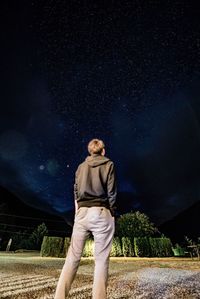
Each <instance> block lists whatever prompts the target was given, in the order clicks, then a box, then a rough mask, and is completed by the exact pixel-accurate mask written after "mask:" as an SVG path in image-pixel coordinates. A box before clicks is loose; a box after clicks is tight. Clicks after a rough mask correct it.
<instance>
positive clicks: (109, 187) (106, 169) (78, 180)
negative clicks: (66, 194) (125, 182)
mask: <svg viewBox="0 0 200 299" xmlns="http://www.w3.org/2000/svg"><path fill="white" fill-rule="evenodd" d="M116 196H117V184H116V174H115V168H114V163H113V162H112V161H111V160H110V159H109V158H107V157H105V156H102V155H99V154H92V155H91V156H88V157H87V158H86V159H85V161H84V162H83V163H81V164H80V165H79V166H78V168H77V171H76V174H75V184H74V197H75V200H76V201H77V203H78V207H79V208H80V207H92V206H104V207H107V208H109V209H110V211H111V214H112V215H113V216H114V212H115V209H116Z"/></svg>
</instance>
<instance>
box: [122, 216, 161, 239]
mask: <svg viewBox="0 0 200 299" xmlns="http://www.w3.org/2000/svg"><path fill="white" fill-rule="evenodd" d="M157 231H158V230H157V228H156V227H155V226H154V224H153V223H151V222H150V220H149V217H148V216H147V215H145V214H144V213H140V212H139V211H137V212H134V213H133V212H131V213H127V214H124V215H121V216H120V218H119V219H118V220H117V224H116V234H117V235H118V236H119V237H121V238H122V237H128V238H130V239H132V238H133V237H148V236H152V235H154V234H155V232H157Z"/></svg>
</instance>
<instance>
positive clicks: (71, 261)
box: [54, 223, 88, 299]
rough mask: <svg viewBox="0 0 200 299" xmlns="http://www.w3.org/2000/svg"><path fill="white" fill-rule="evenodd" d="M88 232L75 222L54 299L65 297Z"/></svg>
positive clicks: (76, 268) (63, 298)
mask: <svg viewBox="0 0 200 299" xmlns="http://www.w3.org/2000/svg"><path fill="white" fill-rule="evenodd" d="M87 237H88V232H87V231H86V230H84V229H83V228H82V227H80V226H79V225H78V224H76V223H75V225H74V228H73V233H72V237H71V243H70V247H69V249H68V252H67V256H66V260H65V264H64V266H63V268H62V271H61V274H60V277H59V280H58V284H57V288H56V292H55V297H54V299H65V296H67V295H68V293H69V290H70V287H71V284H72V282H73V280H74V278H75V275H76V272H77V270H78V266H79V262H80V259H81V255H82V252H83V248H84V244H85V240H86V238H87Z"/></svg>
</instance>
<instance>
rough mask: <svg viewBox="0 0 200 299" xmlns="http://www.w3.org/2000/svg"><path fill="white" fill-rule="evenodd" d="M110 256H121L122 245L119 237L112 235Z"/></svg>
mask: <svg viewBox="0 0 200 299" xmlns="http://www.w3.org/2000/svg"><path fill="white" fill-rule="evenodd" d="M110 256H122V247H121V242H120V238H119V237H114V238H113V242H112V248H111V252H110Z"/></svg>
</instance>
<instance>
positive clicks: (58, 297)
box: [54, 207, 115, 299]
mask: <svg viewBox="0 0 200 299" xmlns="http://www.w3.org/2000/svg"><path fill="white" fill-rule="evenodd" d="M114 230H115V222H114V217H112V216H111V213H110V211H109V210H108V209H107V208H105V207H90V208H87V207H82V208H79V209H78V212H77V213H76V215H75V223H74V227H73V232H72V237H71V244H70V247H69V249H68V253H67V256H66V260H65V264H64V266H63V268H62V271H61V274H60V278H59V281H58V284H57V288H56V293H55V297H54V299H65V296H66V295H68V293H69V290H70V287H71V284H72V282H73V280H74V277H75V275H76V272H77V270H78V266H79V262H80V259H81V255H82V252H83V248H84V245H85V240H86V239H87V237H88V236H89V234H90V232H92V234H93V236H94V243H95V248H94V259H95V269H94V281H93V289H92V295H93V296H92V298H93V299H105V298H106V289H107V280H108V266H109V254H110V251H111V246H112V239H113V235H114Z"/></svg>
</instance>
